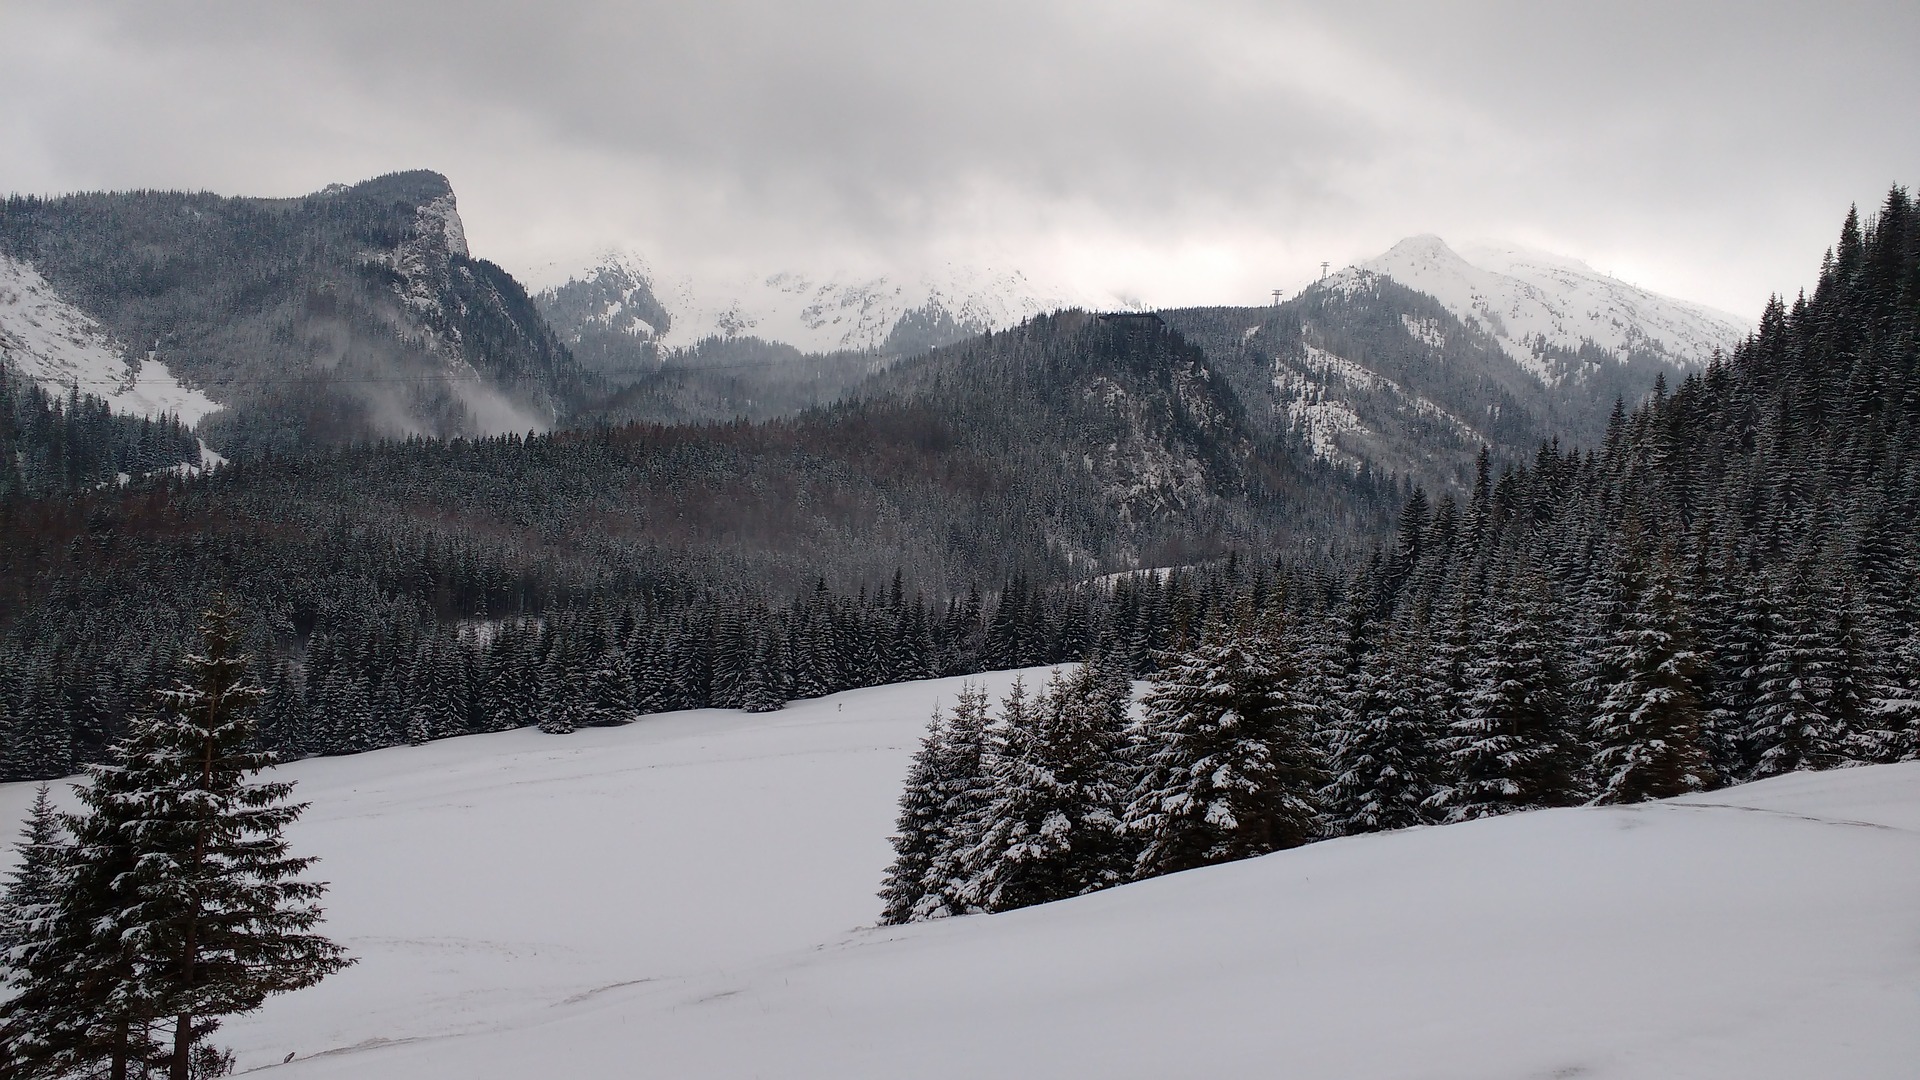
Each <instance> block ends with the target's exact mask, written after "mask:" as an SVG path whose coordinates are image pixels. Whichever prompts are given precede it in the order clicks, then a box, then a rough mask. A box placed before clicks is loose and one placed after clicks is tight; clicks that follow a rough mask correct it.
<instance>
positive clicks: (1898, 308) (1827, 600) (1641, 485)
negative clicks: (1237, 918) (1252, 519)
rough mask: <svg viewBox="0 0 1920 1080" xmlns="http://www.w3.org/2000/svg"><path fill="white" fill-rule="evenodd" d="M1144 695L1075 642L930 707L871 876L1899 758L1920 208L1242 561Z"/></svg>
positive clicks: (984, 875) (1919, 657) (1918, 346)
mask: <svg viewBox="0 0 1920 1080" xmlns="http://www.w3.org/2000/svg"><path fill="white" fill-rule="evenodd" d="M1222 599H1224V601H1225V602H1224V603H1216V606H1215V607H1214V609H1213V610H1214V611H1216V612H1217V613H1219V614H1220V615H1221V618H1220V619H1219V620H1218V621H1215V622H1213V623H1211V624H1210V625H1208V626H1207V627H1205V628H1203V629H1202V631H1201V633H1200V639H1201V640H1200V641H1199V643H1198V644H1197V645H1195V646H1194V647H1192V648H1190V649H1187V650H1175V651H1173V652H1172V653H1169V654H1167V655H1165V656H1163V657H1161V658H1160V659H1159V660H1158V661H1157V664H1158V666H1159V667H1160V669H1161V671H1160V674H1158V675H1156V676H1155V677H1154V679H1155V681H1154V684H1153V687H1152V689H1151V691H1150V692H1149V694H1148V696H1147V699H1146V708H1145V717H1144V719H1142V720H1141V721H1139V722H1137V723H1136V722H1134V721H1132V720H1131V719H1130V718H1129V716H1128V713H1127V711H1126V709H1125V708H1124V702H1125V700H1126V698H1125V695H1120V694H1116V693H1114V692H1113V690H1112V689H1111V687H1112V684H1113V679H1112V678H1111V677H1108V678H1102V677H1101V676H1100V674H1099V670H1100V664H1099V662H1098V661H1097V660H1096V663H1095V664H1094V665H1092V666H1090V667H1089V668H1087V669H1086V670H1084V671H1082V672H1081V673H1080V674H1077V675H1071V676H1062V677H1056V678H1055V679H1054V680H1053V681H1052V683H1051V684H1050V685H1049V686H1048V687H1047V688H1046V689H1045V691H1044V692H1043V693H1041V694H1040V695H1038V696H1037V697H1036V698H1033V699H1029V698H1028V697H1027V695H1026V694H1025V692H1024V690H1023V689H1022V690H1016V692H1015V694H1014V695H1013V696H1012V697H1010V698H1009V699H1008V700H1007V701H1005V702H1004V703H1002V705H1001V708H1000V712H999V714H998V715H997V716H995V715H991V714H990V712H989V709H988V703H987V702H986V701H985V700H984V699H983V698H981V697H980V696H978V695H972V696H968V697H966V698H964V699H963V700H962V701H961V702H959V703H958V705H957V706H956V707H955V708H954V709H953V710H952V711H951V712H949V713H948V714H946V715H942V716H938V717H936V719H935V722H934V724H933V726H932V728H931V729H930V731H929V733H928V735H927V738H926V741H925V743H924V745H923V746H922V748H921V751H920V753H919V755H918V756H917V758H916V761H915V765H914V770H913V773H912V775H911V776H910V777H909V781H908V787H907V791H906V792H905V794H904V795H903V797H902V801H901V817H900V823H899V831H898V835H897V836H896V837H895V840H894V843H895V849H896V853H897V856H898V857H897V859H896V862H895V863H894V865H893V867H892V869H891V870H890V871H889V875H888V878H887V881H886V884H885V887H884V890H883V893H882V897H883V899H884V900H885V903H886V913H887V918H889V919H890V920H892V921H906V920H910V919H918V918H930V917H937V916H941V915H948V914H956V913H960V912H966V911H978V910H1004V909H1006V908H1009V907H1019V906H1023V905H1025V904H1031V903H1039V902H1043V901H1046V900H1052V899H1058V898H1061V897H1065V896H1072V895H1076V894H1079V893H1083V892H1087V891H1090V890H1092V889H1097V888H1101V887H1105V886H1106V885H1110V884H1115V883H1118V882H1121V881H1126V880H1131V879H1134V878H1137V877H1147V876H1152V875H1154V874H1158V873H1165V872H1169V871H1172V870H1179V869H1185V868H1188V867H1191V866H1198V865H1204V864H1207V863H1213V862H1221V861H1226V860H1229V859H1235V858H1242V857H1245V856H1248V855H1255V854H1260V853H1263V852H1266V851H1272V850H1276V849H1279V848H1284V847H1289V846H1293V845H1296V844H1299V843H1303V842H1306V841H1308V840H1311V839H1317V838H1320V837H1326V836H1337V835H1342V834H1347V833H1355V832H1366V831H1373V830H1381V829H1395V828H1403V827H1406V826H1411V825H1419V824H1425V823H1434V822H1441V821H1461V820H1467V819H1472V818H1478V817H1484V816H1487V815H1492V814H1500V813H1506V812H1510V811H1516V810H1526V809H1533V808H1538V807H1551V806H1567V805H1574V804H1577V803H1583V802H1589V801H1593V802H1601V803H1630V802H1638V801H1641V800H1645V799H1653V798H1661V797H1665V796H1670V795H1677V794H1681V793H1684V792H1688V791H1697V790H1703V789H1708V788H1713V787H1718V786H1724V785H1728V784H1734V783H1740V782H1744V781H1748V780H1753V779H1760V778H1764V777H1768V776H1774V775H1778V774H1781V773H1786V772H1792V771H1796V770H1803V769H1827V768H1835V767H1839V766H1846V765H1853V764H1861V763H1868V762H1890V761H1906V760H1914V759H1916V758H1920V632H1917V631H1920V209H1916V206H1915V204H1914V202H1913V201H1912V200H1911V199H1910V198H1909V196H1908V195H1907V194H1906V192H1905V191H1904V190H1902V189H1899V188H1895V189H1894V190H1893V191H1892V192H1891V193H1890V194H1889V195H1888V197H1887V199H1886V202H1885V204H1884V206H1883V207H1882V208H1881V210H1880V212H1879V214H1878V215H1877V217H1876V218H1875V219H1874V220H1873V221H1872V222H1870V223H1862V222H1861V221H1860V220H1859V218H1858V215H1857V214H1855V213H1849V215H1848V216H1847V219H1846V222H1845V225H1844V226H1843V228H1842V230H1841V235H1840V241H1839V244H1838V246H1837V247H1835V248H1834V249H1833V250H1832V251H1831V252H1829V253H1828V256H1827V258H1826V261H1825V263H1824V264H1823V266H1822V267H1821V271H1820V276H1819V283H1818V285H1817V286H1816V288H1815V289H1814V292H1813V294H1812V295H1811V296H1807V295H1801V296H1800V297H1798V298H1796V299H1795V300H1794V301H1793V302H1792V303H1791V304H1788V303H1785V302H1782V301H1781V300H1779V299H1777V298H1776V299H1775V300H1774V301H1773V302H1771V303H1770V304H1769V305H1768V307H1767V311H1766V315H1765V317H1764V319H1763V320H1762V322H1761V325H1760V327H1759V330H1758V332H1757V333H1756V334H1755V335H1753V336H1752V337H1751V338H1750V339H1749V340H1748V341H1746V342H1745V343H1744V344H1742V345H1741V346H1740V347H1739V348H1738V349H1737V350H1736V351H1735V352H1734V354H1733V355H1732V356H1730V357H1728V358H1725V359H1723V360H1720V361H1716V362H1715V363H1714V364H1712V365H1711V366H1710V367H1709V368H1708V369H1707V370H1706V371H1705V372H1703V373H1701V374H1699V375H1697V376H1692V377H1689V378H1687V379H1686V380H1685V381H1684V382H1683V383H1682V384H1681V385H1680V386H1679V387H1678V388H1675V389H1673V390H1671V392H1669V389H1668V388H1667V387H1666V386H1664V385H1657V386H1656V388H1655V392H1654V395H1653V397H1652V398H1651V399H1650V400H1649V401H1648V402H1646V403H1645V404H1644V405H1642V406H1640V407H1638V408H1636V409H1634V410H1632V411H1631V412H1629V411H1626V410H1625V409H1619V410H1616V413H1615V416H1614V419H1613V422H1612V424H1611V425H1610V426H1609V429H1608V432H1607V435H1606V439H1605V441H1604V443H1603V444H1602V445H1601V446H1599V447H1597V448H1594V449H1592V450H1577V449H1569V448H1563V447H1561V446H1559V445H1557V444H1548V445H1546V446H1543V447H1541V449H1540V451H1539V454H1538V456H1537V457H1536V459H1535V460H1534V461H1533V462H1532V463H1531V464H1530V465H1527V466H1524V467H1515V468H1510V469H1505V470H1502V471H1501V472H1500V473H1499V475H1497V476H1496V475H1495V474H1494V471H1493V470H1492V468H1491V467H1490V464H1489V462H1488V461H1487V459H1486V458H1484V457H1483V458H1482V460H1481V464H1480V467H1479V469H1478V477H1477V480H1476V483H1475V484H1474V486H1473V489H1472V491H1471V493H1470V494H1469V495H1468V497H1467V498H1466V499H1465V501H1464V502H1461V501H1458V500H1456V499H1454V498H1453V497H1452V496H1451V495H1443V496H1441V497H1440V498H1439V499H1438V500H1437V501H1435V500H1432V499H1430V498H1429V497H1428V495H1427V494H1426V493H1425V492H1424V491H1416V492H1415V493H1414V494H1413V496H1412V497H1411V498H1410V499H1409V500H1408V501H1407V502H1406V504H1405V505H1404V507H1403V508H1402V510H1401V513H1400V519H1399V526H1398V530H1397V536H1396V537H1395V539H1394V542H1393V543H1392V545H1391V546H1390V547H1385V548H1383V549H1381V550H1378V551H1375V552H1374V553H1372V554H1371V555H1370V556H1367V557H1365V558H1362V559H1359V560H1357V561H1355V562H1348V563H1347V564H1346V565H1342V562H1341V560H1320V561H1318V562H1312V561H1308V562H1305V563H1299V564H1295V566H1294V567H1293V568H1292V569H1291V570H1290V571H1284V572H1282V573H1279V574H1276V575H1270V576H1268V575H1255V576H1245V575H1243V578H1242V584H1241V587H1240V589H1239V591H1238V593H1237V595H1229V596H1226V597H1223V598H1222Z"/></svg>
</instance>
